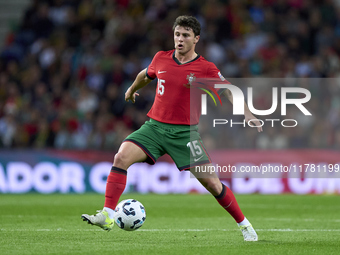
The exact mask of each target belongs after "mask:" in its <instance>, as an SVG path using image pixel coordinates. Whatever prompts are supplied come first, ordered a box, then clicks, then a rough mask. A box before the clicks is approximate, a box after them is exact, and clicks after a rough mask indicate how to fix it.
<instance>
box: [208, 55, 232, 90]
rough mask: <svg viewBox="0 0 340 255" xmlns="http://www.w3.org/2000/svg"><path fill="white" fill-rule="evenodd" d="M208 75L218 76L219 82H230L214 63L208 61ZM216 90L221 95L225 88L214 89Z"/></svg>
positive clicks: (210, 76)
mask: <svg viewBox="0 0 340 255" xmlns="http://www.w3.org/2000/svg"><path fill="white" fill-rule="evenodd" d="M207 75H208V77H209V78H218V80H219V81H221V82H225V83H228V84H230V82H229V81H227V80H226V79H225V78H224V77H223V75H222V74H221V71H220V70H219V69H218V68H217V67H216V66H215V64H214V63H211V62H210V65H209V67H208V73H207ZM216 90H217V93H218V94H219V95H222V93H223V92H224V91H225V90H226V89H216Z"/></svg>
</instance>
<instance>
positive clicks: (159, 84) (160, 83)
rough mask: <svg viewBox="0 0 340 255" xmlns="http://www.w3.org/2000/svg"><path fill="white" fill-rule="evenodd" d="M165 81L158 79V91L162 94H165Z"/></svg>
mask: <svg viewBox="0 0 340 255" xmlns="http://www.w3.org/2000/svg"><path fill="white" fill-rule="evenodd" d="M164 83H165V80H161V79H158V86H157V93H158V94H159V95H161V96H162V95H163V94H164Z"/></svg>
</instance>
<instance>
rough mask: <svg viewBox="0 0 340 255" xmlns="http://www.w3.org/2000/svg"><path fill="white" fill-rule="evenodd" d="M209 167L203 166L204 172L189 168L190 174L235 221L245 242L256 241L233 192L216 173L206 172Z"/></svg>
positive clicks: (254, 234) (254, 233)
mask: <svg viewBox="0 0 340 255" xmlns="http://www.w3.org/2000/svg"><path fill="white" fill-rule="evenodd" d="M209 166H211V164H209V165H204V171H198V169H197V167H194V168H191V169H190V171H191V173H192V174H193V175H194V176H195V177H196V178H197V180H198V181H199V182H200V183H201V184H202V185H203V186H204V187H205V188H206V189H207V190H208V191H209V192H210V193H211V194H212V195H213V196H214V197H215V198H216V200H217V202H218V203H219V204H220V205H221V206H222V207H223V208H224V209H225V210H226V211H227V212H228V213H229V214H230V215H231V216H232V217H233V218H234V219H235V221H236V223H237V224H238V226H239V227H240V230H241V231H242V234H243V237H244V240H245V241H257V234H256V232H255V230H254V228H253V227H252V225H251V224H250V222H249V221H248V220H247V218H246V217H244V215H243V213H242V211H241V209H240V207H239V205H238V203H237V201H236V198H235V196H234V194H233V192H232V191H231V190H230V189H229V188H228V187H227V186H225V185H224V184H223V183H221V181H220V180H219V178H218V176H217V174H216V172H214V171H212V172H207V171H206V169H209V168H208V167H209Z"/></svg>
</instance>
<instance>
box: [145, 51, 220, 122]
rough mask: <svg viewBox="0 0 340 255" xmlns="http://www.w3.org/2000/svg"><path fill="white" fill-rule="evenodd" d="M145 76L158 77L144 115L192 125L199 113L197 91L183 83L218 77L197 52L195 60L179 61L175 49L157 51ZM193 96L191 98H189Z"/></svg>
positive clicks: (163, 120) (215, 70) (199, 102)
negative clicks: (151, 103)
mask: <svg viewBox="0 0 340 255" xmlns="http://www.w3.org/2000/svg"><path fill="white" fill-rule="evenodd" d="M146 75H147V77H148V78H149V79H155V78H158V83H157V89H156V97H155V101H154V103H153V105H152V107H151V109H150V111H149V112H148V114H147V115H148V117H150V118H152V119H154V120H157V121H160V122H164V123H169V124H178V125H196V124H198V122H199V118H200V115H201V99H200V95H201V93H202V91H201V90H199V89H195V91H193V90H192V91H191V93H192V94H191V102H190V90H191V89H192V88H191V89H190V88H189V86H186V84H188V85H189V84H191V82H192V81H193V80H195V79H196V78H220V79H221V80H222V81H223V80H224V78H223V76H222V75H221V73H220V71H219V70H218V69H217V67H216V66H215V64H213V63H212V62H209V61H207V60H206V59H204V58H203V57H202V56H200V55H198V56H197V57H196V58H195V59H193V60H191V61H189V62H187V63H184V64H182V63H180V62H179V61H178V60H177V59H176V58H175V50H170V51H159V52H157V54H156V55H155V56H154V58H153V60H152V62H151V64H150V65H149V66H148V68H147V71H146ZM193 97H195V98H193Z"/></svg>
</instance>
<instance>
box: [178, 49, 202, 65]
mask: <svg viewBox="0 0 340 255" xmlns="http://www.w3.org/2000/svg"><path fill="white" fill-rule="evenodd" d="M175 52H176V50H174V53H173V54H172V59H173V60H175V62H176V63H177V65H184V64H188V63H190V62H193V61H195V60H197V59H198V58H199V57H200V54H197V56H196V58H194V59H192V60H190V61H188V62H185V63H181V62H179V60H178V59H177V58H176V57H175Z"/></svg>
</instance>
